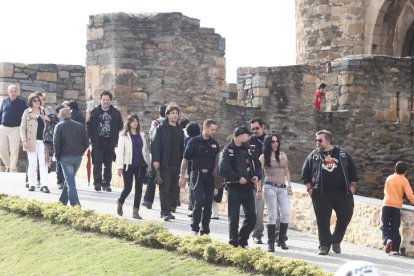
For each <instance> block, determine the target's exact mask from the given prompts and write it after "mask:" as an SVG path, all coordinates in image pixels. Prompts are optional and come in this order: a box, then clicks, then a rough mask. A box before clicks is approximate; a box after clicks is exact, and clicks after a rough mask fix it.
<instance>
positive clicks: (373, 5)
mask: <svg viewBox="0 0 414 276" xmlns="http://www.w3.org/2000/svg"><path fill="white" fill-rule="evenodd" d="M368 6H369V10H370V12H368V18H367V23H368V24H367V26H368V27H367V28H366V30H365V32H366V34H367V35H368V36H367V37H368V45H366V47H365V49H366V52H367V53H370V54H378V55H390V56H406V55H409V53H410V49H411V47H412V46H414V43H413V45H411V44H412V41H413V38H414V27H413V24H414V0H382V1H376V0H372V1H371V2H370V4H369V5H368ZM411 52H413V53H414V49H413V50H411Z"/></svg>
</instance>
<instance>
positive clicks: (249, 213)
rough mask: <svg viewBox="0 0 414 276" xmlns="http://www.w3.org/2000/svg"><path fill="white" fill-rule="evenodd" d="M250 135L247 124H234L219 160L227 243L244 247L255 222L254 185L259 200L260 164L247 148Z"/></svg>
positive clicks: (260, 190) (260, 189)
mask: <svg viewBox="0 0 414 276" xmlns="http://www.w3.org/2000/svg"><path fill="white" fill-rule="evenodd" d="M250 134H251V132H250V131H249V130H248V129H247V127H245V126H241V127H237V128H236V129H235V130H234V132H233V135H234V138H233V140H232V141H231V143H230V144H229V145H227V146H226V147H225V148H224V149H223V151H222V152H221V154H220V159H219V174H220V175H221V176H222V177H223V178H224V179H225V183H226V185H227V191H228V210H229V221H230V223H229V227H230V229H229V234H230V241H229V243H230V244H231V245H233V246H234V247H237V246H241V247H243V248H246V247H247V245H248V243H247V241H248V239H249V235H250V233H251V232H252V230H253V228H254V225H255V222H256V212H255V203H254V201H255V197H254V194H253V189H254V188H255V185H256V191H257V192H256V197H257V198H258V199H262V185H261V183H260V178H261V176H262V173H261V167H260V165H259V160H258V158H257V156H256V155H255V154H252V152H251V151H249V145H248V141H249V135H250ZM262 200H263V199H262ZM240 205H241V206H243V210H244V213H245V219H244V222H243V226H242V227H241V228H240V232H239V214H240Z"/></svg>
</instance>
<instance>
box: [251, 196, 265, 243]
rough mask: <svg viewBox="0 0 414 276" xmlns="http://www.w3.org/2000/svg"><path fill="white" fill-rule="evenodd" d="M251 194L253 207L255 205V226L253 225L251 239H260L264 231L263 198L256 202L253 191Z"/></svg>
mask: <svg viewBox="0 0 414 276" xmlns="http://www.w3.org/2000/svg"><path fill="white" fill-rule="evenodd" d="M253 193H254V198H255V205H256V224H255V225H254V229H253V234H252V237H253V238H261V237H263V231H264V224H263V212H264V206H265V201H264V199H263V198H262V199H261V200H257V198H256V190H255V189H254V190H253Z"/></svg>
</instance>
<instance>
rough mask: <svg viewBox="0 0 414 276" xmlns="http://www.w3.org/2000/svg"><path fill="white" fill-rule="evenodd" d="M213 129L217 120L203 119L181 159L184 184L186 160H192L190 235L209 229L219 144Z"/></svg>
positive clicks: (202, 232) (181, 182)
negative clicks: (201, 126)
mask: <svg viewBox="0 0 414 276" xmlns="http://www.w3.org/2000/svg"><path fill="white" fill-rule="evenodd" d="M216 131H217V123H216V122H215V121H213V120H211V119H207V120H205V121H204V124H203V132H202V133H201V135H199V136H196V137H194V138H193V139H191V140H190V142H189V143H188V145H187V146H186V148H185V151H184V159H183V161H182V163H181V176H180V186H181V187H184V186H185V183H186V179H185V175H186V171H187V167H188V161H190V160H191V161H192V169H191V173H190V174H191V175H190V189H192V195H193V201H194V203H193V205H194V207H193V222H192V224H191V230H192V234H193V235H194V236H196V235H198V233H199V232H200V234H201V235H203V234H209V233H210V219H211V207H212V204H213V197H214V178H213V171H214V167H215V163H216V157H217V154H218V152H219V144H218V143H217V142H216V140H214V139H213V137H214V135H215V134H216ZM200 221H201V230H200Z"/></svg>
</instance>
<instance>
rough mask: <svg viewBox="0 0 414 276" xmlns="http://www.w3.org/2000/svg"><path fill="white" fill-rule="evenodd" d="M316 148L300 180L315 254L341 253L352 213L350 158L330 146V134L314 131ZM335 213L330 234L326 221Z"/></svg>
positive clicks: (353, 172) (354, 174) (353, 183)
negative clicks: (309, 208)
mask: <svg viewBox="0 0 414 276" xmlns="http://www.w3.org/2000/svg"><path fill="white" fill-rule="evenodd" d="M315 141H316V147H317V148H316V149H315V150H314V151H312V152H311V153H310V154H309V155H308V157H307V158H306V160H305V163H304V164H303V168H302V180H303V182H304V183H305V185H306V189H307V191H308V193H309V195H310V197H311V198H312V204H313V209H314V210H315V215H316V222H317V225H318V235H319V255H326V254H328V253H329V250H330V248H331V246H332V250H333V251H334V252H335V253H337V254H339V253H341V242H342V239H343V237H344V235H345V231H346V228H347V227H348V224H349V222H350V221H351V218H352V214H353V210H354V198H353V194H355V189H356V183H357V181H358V176H357V171H356V167H355V164H354V162H353V161H352V158H351V156H350V155H349V154H348V153H347V152H345V151H344V150H343V149H341V148H340V147H338V146H334V145H333V138H332V133H331V132H330V131H328V130H321V131H318V132H316V139H315ZM332 210H335V213H336V217H337V221H336V225H335V230H334V232H333V233H331V230H330V221H331V216H332Z"/></svg>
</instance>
